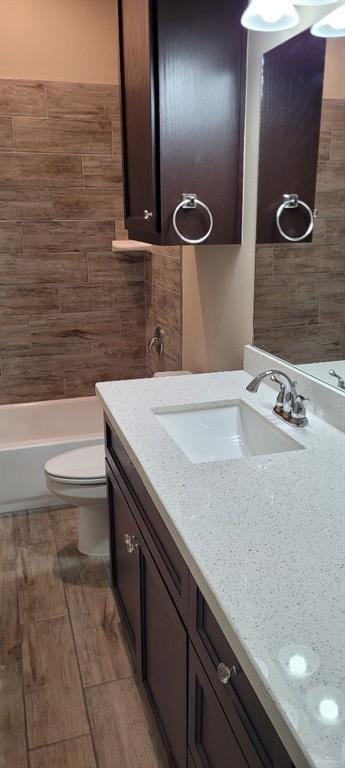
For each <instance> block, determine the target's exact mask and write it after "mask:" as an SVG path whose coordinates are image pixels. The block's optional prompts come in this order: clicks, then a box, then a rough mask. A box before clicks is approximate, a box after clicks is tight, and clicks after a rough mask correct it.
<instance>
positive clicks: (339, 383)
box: [328, 368, 345, 389]
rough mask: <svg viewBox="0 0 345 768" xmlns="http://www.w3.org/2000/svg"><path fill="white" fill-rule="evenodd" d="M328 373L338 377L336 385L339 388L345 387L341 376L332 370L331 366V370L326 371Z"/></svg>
mask: <svg viewBox="0 0 345 768" xmlns="http://www.w3.org/2000/svg"><path fill="white" fill-rule="evenodd" d="M328 373H329V375H330V376H334V378H335V379H338V387H340V389H345V381H344V379H343V378H342V377H341V376H339V374H338V373H337V372H336V371H334V370H333V368H331V370H330V371H328Z"/></svg>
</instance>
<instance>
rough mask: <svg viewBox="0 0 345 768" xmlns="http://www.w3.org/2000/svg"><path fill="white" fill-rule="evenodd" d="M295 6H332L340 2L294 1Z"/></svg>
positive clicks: (320, 0) (325, 0)
mask: <svg viewBox="0 0 345 768" xmlns="http://www.w3.org/2000/svg"><path fill="white" fill-rule="evenodd" d="M292 2H293V4H294V5H331V4H332V3H333V4H334V3H337V2H338V0H292Z"/></svg>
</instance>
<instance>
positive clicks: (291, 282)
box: [254, 99, 345, 363]
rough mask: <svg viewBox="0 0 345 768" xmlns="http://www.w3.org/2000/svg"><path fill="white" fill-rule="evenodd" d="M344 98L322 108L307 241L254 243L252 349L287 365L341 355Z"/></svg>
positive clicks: (344, 322) (344, 323) (344, 327)
mask: <svg viewBox="0 0 345 768" xmlns="http://www.w3.org/2000/svg"><path fill="white" fill-rule="evenodd" d="M344 179H345V101H343V100H336V99H326V100H324V103H323V110H322V120H321V140H320V149H319V168H318V178H317V195H316V207H317V208H318V210H319V217H318V218H317V219H316V222H315V231H314V236H313V243H312V244H308V243H307V244H303V243H301V244H286V245H285V244H282V245H276V246H270V245H267V246H258V247H257V251H256V275H255V308H254V344H255V345H256V346H258V347H260V348H262V349H265V350H266V351H268V352H271V353H272V354H274V355H277V356H278V357H282V358H284V359H287V360H289V361H290V362H292V363H302V362H304V363H308V362H320V361H326V360H341V359H343V358H344V357H345V184H344Z"/></svg>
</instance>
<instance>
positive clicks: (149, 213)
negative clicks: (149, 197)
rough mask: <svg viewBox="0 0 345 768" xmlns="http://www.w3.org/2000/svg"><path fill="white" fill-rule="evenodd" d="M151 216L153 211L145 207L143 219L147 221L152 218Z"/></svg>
mask: <svg viewBox="0 0 345 768" xmlns="http://www.w3.org/2000/svg"><path fill="white" fill-rule="evenodd" d="M152 216H153V212H152V211H148V210H147V208H145V210H144V219H145V221H148V220H149V219H152Z"/></svg>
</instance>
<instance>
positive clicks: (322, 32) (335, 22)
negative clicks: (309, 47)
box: [310, 3, 345, 37]
mask: <svg viewBox="0 0 345 768" xmlns="http://www.w3.org/2000/svg"><path fill="white" fill-rule="evenodd" d="M310 31H311V33H312V35H315V36H316V37H345V3H344V5H341V6H340V8H336V9H335V11H331V13H329V14H328V16H324V17H323V19H320V21H317V22H316V24H314V25H313V26H312V28H311V30H310Z"/></svg>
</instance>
